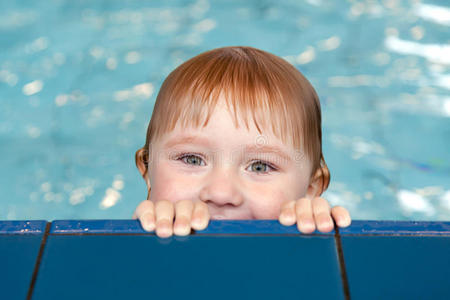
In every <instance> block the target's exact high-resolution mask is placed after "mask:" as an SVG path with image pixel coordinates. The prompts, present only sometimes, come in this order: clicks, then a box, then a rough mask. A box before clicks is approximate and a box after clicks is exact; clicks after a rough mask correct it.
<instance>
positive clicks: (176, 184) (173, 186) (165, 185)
mask: <svg viewBox="0 0 450 300" xmlns="http://www.w3.org/2000/svg"><path fill="white" fill-rule="evenodd" d="M151 179H152V180H151V182H150V184H151V188H152V190H151V193H150V198H151V200H152V201H156V200H169V201H170V202H172V203H176V202H178V201H179V200H183V199H193V198H194V194H195V192H196V191H194V189H193V188H192V187H195V186H198V185H196V184H195V183H194V182H193V181H192V178H183V176H180V175H179V174H177V173H176V172H174V170H172V168H171V167H170V166H169V165H165V164H158V165H156V166H155V167H154V168H153V171H152V175H151Z"/></svg>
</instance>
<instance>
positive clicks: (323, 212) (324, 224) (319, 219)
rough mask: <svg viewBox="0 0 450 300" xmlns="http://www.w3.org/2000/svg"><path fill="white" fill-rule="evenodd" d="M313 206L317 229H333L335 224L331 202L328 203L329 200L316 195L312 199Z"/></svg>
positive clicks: (327, 230)
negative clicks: (331, 211) (332, 217)
mask: <svg viewBox="0 0 450 300" xmlns="http://www.w3.org/2000/svg"><path fill="white" fill-rule="evenodd" d="M312 208H313V214H314V220H315V222H316V225H317V229H319V231H321V232H330V231H331V230H333V227H334V224H333V220H332V219H331V216H330V204H328V201H327V200H325V199H324V198H322V197H315V198H314V199H313V200H312Z"/></svg>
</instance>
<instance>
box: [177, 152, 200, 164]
mask: <svg viewBox="0 0 450 300" xmlns="http://www.w3.org/2000/svg"><path fill="white" fill-rule="evenodd" d="M177 160H181V161H183V162H184V163H186V164H188V165H194V166H195V165H196V166H201V162H202V161H203V159H202V158H201V157H199V156H197V155H193V154H185V155H181V156H180V157H178V158H177Z"/></svg>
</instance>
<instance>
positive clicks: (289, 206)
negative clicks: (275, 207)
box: [278, 200, 296, 226]
mask: <svg viewBox="0 0 450 300" xmlns="http://www.w3.org/2000/svg"><path fill="white" fill-rule="evenodd" d="M278 221H279V222H280V223H281V224H282V225H284V226H291V225H294V224H295V221H296V217H295V200H292V201H287V202H285V203H283V205H281V213H280V216H279V217H278Z"/></svg>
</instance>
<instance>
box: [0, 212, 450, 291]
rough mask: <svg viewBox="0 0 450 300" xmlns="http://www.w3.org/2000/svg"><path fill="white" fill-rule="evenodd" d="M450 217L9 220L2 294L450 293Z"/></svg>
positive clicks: (2, 237)
mask: <svg viewBox="0 0 450 300" xmlns="http://www.w3.org/2000/svg"><path fill="white" fill-rule="evenodd" d="M449 253H450V222H409V221H396V222H393V221H353V223H352V225H351V226H350V227H347V228H345V229H344V228H340V229H337V230H336V231H332V232H330V233H326V234H325V233H320V232H318V231H316V232H314V233H313V234H309V235H306V234H301V233H300V232H299V231H297V228H296V226H295V225H294V226H290V227H286V226H282V225H281V224H279V223H278V221H276V220H251V221H250V220H245V221H217V220H212V221H210V224H209V226H208V227H207V229H206V230H203V231H197V232H193V233H192V234H191V235H190V236H186V237H178V236H172V237H170V238H167V239H163V238H159V237H157V236H156V235H155V234H153V233H147V232H145V231H144V230H143V229H142V228H141V227H140V225H139V223H138V221H136V220H61V221H53V222H51V223H50V222H46V221H3V222H0V257H1V259H0V261H1V269H2V271H3V272H1V274H0V293H1V294H0V298H1V299H26V298H28V299H81V298H89V299H90V298H95V299H130V298H133V297H143V296H145V297H146V299H179V298H180V297H184V298H185V299H186V298H187V299H191V298H194V297H195V298H196V299H233V298H242V299H243V298H245V299H258V298H259V299H297V298H298V299H300V298H314V299H317V298H320V299H322V298H323V299H325V298H326V299H350V298H351V299H389V298H392V299H399V298H402V299H425V298H433V299H441V298H442V299H450V255H449Z"/></svg>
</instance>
